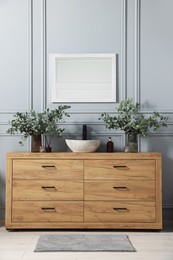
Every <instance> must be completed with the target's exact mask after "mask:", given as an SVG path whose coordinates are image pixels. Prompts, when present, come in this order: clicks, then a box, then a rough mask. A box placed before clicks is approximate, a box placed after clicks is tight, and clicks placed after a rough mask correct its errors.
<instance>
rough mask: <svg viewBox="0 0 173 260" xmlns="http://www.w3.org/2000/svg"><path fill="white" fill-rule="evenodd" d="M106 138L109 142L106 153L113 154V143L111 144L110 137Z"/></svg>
mask: <svg viewBox="0 0 173 260" xmlns="http://www.w3.org/2000/svg"><path fill="white" fill-rule="evenodd" d="M108 138H109V140H108V142H107V152H108V153H113V151H114V143H113V142H112V139H111V137H108Z"/></svg>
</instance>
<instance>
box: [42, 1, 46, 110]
mask: <svg viewBox="0 0 173 260" xmlns="http://www.w3.org/2000/svg"><path fill="white" fill-rule="evenodd" d="M46 18H47V17H46V0H42V1H41V28H42V30H41V43H42V44H41V86H42V88H41V108H42V110H45V109H46V107H47V104H46V103H47V100H46V87H47V83H46V82H47V73H46V65H47V57H46V55H47V25H46V22H47V19H46Z"/></svg>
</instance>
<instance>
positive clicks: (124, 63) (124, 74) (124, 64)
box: [41, 0, 127, 114]
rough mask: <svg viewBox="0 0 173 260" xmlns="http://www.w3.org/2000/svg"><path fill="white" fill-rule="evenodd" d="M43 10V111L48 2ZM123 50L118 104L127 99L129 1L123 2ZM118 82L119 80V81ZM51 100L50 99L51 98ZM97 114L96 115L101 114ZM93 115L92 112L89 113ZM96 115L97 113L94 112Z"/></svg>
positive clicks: (43, 101)
mask: <svg viewBox="0 0 173 260" xmlns="http://www.w3.org/2000/svg"><path fill="white" fill-rule="evenodd" d="M41 9H42V18H41V26H42V31H41V32H42V35H41V38H42V46H41V53H42V55H41V56H42V60H41V67H42V69H41V71H42V75H41V85H42V93H41V106H42V110H44V109H46V108H47V106H48V104H47V98H46V94H48V91H46V90H47V89H48V86H47V67H48V64H47V62H48V61H47V0H42V2H41ZM120 22H121V29H120V30H121V36H120V37H121V44H120V45H121V50H120V57H121V59H120V74H119V75H118V76H119V77H120V83H119V84H118V87H119V92H120V93H119V98H118V100H117V101H116V103H118V102H119V99H120V100H122V99H125V98H126V97H127V0H122V1H121V21H120ZM117 80H118V79H117ZM49 98H50V97H49ZM101 112H102V111H100V112H97V111H96V113H101ZM71 113H73V114H79V112H78V111H72V112H71ZM86 113H88V111H86V112H85V111H83V112H80V114H86ZM89 113H91V111H89ZM92 114H95V111H93V112H92Z"/></svg>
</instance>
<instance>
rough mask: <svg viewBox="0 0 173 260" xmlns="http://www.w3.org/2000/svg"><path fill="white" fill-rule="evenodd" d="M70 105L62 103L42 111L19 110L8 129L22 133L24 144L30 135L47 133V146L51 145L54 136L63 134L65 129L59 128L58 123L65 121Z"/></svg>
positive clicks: (12, 132)
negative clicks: (52, 108) (55, 107)
mask: <svg viewBox="0 0 173 260" xmlns="http://www.w3.org/2000/svg"><path fill="white" fill-rule="evenodd" d="M68 108H70V106H67V105H62V106H59V107H58V108H57V109H54V110H50V109H49V108H47V109H46V110H44V111H43V112H42V113H37V112H36V111H34V110H31V111H30V112H17V113H16V114H15V115H14V119H13V120H11V121H10V125H11V127H10V128H9V129H8V130H7V132H8V133H9V134H15V133H21V134H23V137H22V140H21V141H20V142H19V143H20V144H21V145H23V141H25V140H26V139H27V138H28V137H29V136H39V135H42V134H43V135H45V141H46V146H48V147H49V146H50V144H51V141H52V138H53V136H57V137H58V136H61V135H62V132H63V131H64V129H63V128H59V127H58V124H59V123H63V122H64V117H65V116H66V117H69V114H68V112H67V111H66V109H68Z"/></svg>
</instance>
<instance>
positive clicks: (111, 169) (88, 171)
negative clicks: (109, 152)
mask: <svg viewBox="0 0 173 260" xmlns="http://www.w3.org/2000/svg"><path fill="white" fill-rule="evenodd" d="M84 166H85V167H84V178H85V179H114V178H118V179H121V178H127V179H131V178H132V179H134V178H137V179H145V180H146V179H155V160H85V161H84Z"/></svg>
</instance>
